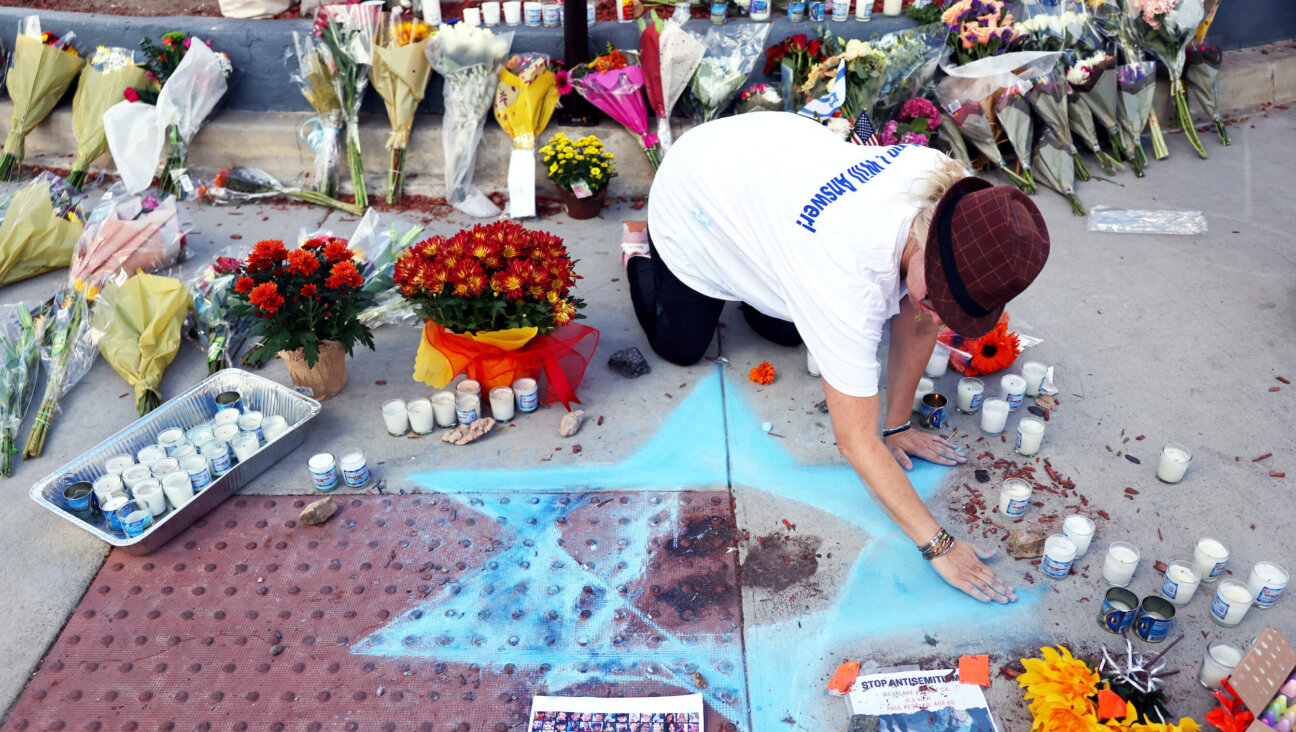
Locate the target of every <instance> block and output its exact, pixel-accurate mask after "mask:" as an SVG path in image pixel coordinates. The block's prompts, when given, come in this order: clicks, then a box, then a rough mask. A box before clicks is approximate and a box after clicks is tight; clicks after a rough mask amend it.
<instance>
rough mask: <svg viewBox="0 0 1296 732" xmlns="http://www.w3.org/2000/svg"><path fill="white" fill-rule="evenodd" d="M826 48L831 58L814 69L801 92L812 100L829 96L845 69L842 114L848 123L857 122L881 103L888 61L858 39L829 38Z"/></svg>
mask: <svg viewBox="0 0 1296 732" xmlns="http://www.w3.org/2000/svg"><path fill="white" fill-rule="evenodd" d="M824 45H825V46H826V48H827V53H828V55H827V57H825V58H824V60H823V61H822V62H820V63H819V64H817V65H815V66H812V67H811V68H810V71H809V73H808V74H806V79H805V81H804V82H802V84H801V89H800V90H799V91H800V92H801V93H802V94H803V95H805V97H807V98H811V99H813V98H817V97H820V96H822V95H824V94H827V93H828V92H829V91H830V89H831V87H832V86H833V84H834V83H835V81H836V77H837V74H838V69H839V67H844V69H845V76H844V78H845V81H846V88H845V94H844V96H843V97H842V99H841V113H842V115H843V116H844V117H845V119H846V120H847V121H851V120H854V119H855V118H857V117H858V116H859V114H860V112H863V111H867V110H868V109H871V108H872V107H873V103H874V102H875V101H876V100H877V95H878V90H879V89H880V88H881V86H882V72H883V70H884V69H885V68H886V66H887V63H888V61H887V57H886V55H885V54H883V53H882V52H881V51H878V50H877V49H875V48H874V47H873V46H872V45H871V44H869V43H866V42H864V41H861V40H859V39H856V38H852V39H850V40H848V41H843V40H842V39H840V38H837V37H835V36H833V35H831V34H828V35H827V36H826V40H825V41H824ZM802 113H803V114H804V113H805V112H804V111H803V112H802Z"/></svg>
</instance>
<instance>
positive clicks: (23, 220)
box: [0, 172, 85, 286]
mask: <svg viewBox="0 0 1296 732" xmlns="http://www.w3.org/2000/svg"><path fill="white" fill-rule="evenodd" d="M80 201H81V196H80V195H79V194H78V193H77V192H76V191H75V190H73V189H72V187H71V186H69V185H68V184H67V183H66V182H64V181H63V179H62V178H59V177H58V176H56V175H54V174H53V173H49V172H44V173H41V175H40V177H39V178H37V179H36V180H35V181H33V182H32V183H30V184H29V185H27V186H25V187H23V188H22V189H20V190H19V191H18V192H17V193H14V194H13V195H12V196H10V198H9V200H8V201H6V202H5V204H4V211H3V216H4V220H3V222H0V286H3V285H8V284H11V283H14V282H18V281H20V280H25V279H27V278H28V277H35V276H36V275H38V274H43V273H45V272H49V271H50V270H55V269H59V268H61V267H66V266H67V265H68V263H69V262H71V261H72V250H73V248H74V247H76V243H77V238H78V237H80V236H81V228H82V222H84V221H85V212H84V211H82V210H81V206H80Z"/></svg>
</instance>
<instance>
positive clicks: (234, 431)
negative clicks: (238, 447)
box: [177, 424, 240, 454]
mask: <svg viewBox="0 0 1296 732" xmlns="http://www.w3.org/2000/svg"><path fill="white" fill-rule="evenodd" d="M239 431H240V430H239V426H238V425H237V424H223V425H221V426H219V427H217V428H216V429H214V430H212V435H214V438H215V439H213V440H208V441H207V442H204V443H203V445H210V444H211V443H212V442H224V443H226V444H228V443H230V442H232V441H233V440H234V438H235V437H238V433H239ZM198 452H202V445H199V446H198ZM177 454H179V453H177Z"/></svg>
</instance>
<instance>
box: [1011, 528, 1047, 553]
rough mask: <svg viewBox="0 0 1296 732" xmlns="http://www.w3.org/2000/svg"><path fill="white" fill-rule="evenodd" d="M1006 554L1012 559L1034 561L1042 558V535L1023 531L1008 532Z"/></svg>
mask: <svg viewBox="0 0 1296 732" xmlns="http://www.w3.org/2000/svg"><path fill="white" fill-rule="evenodd" d="M1008 553H1009V554H1011V555H1012V557H1013V559H1034V558H1036V557H1042V556H1044V535H1043V534H1041V533H1038V532H1035V531H1027V530H1025V529H1013V530H1012V531H1009V532H1008Z"/></svg>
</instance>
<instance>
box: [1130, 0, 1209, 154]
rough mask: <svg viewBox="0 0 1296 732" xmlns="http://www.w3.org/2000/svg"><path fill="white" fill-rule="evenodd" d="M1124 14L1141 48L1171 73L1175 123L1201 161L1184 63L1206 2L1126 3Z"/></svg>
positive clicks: (1150, 0)
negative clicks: (1186, 90)
mask: <svg viewBox="0 0 1296 732" xmlns="http://www.w3.org/2000/svg"><path fill="white" fill-rule="evenodd" d="M1124 12H1125V17H1126V19H1127V21H1128V22H1129V23H1130V32H1131V33H1133V35H1134V36H1135V37H1136V38H1137V39H1138V44H1139V45H1140V46H1141V47H1143V48H1146V49H1147V50H1148V51H1150V52H1151V53H1152V55H1154V56H1156V57H1157V59H1158V60H1160V61H1161V63H1162V64H1164V65H1165V67H1166V70H1168V71H1169V72H1170V98H1171V99H1172V100H1173V101H1174V109H1175V119H1176V120H1177V121H1178V123H1179V126H1180V127H1182V128H1183V131H1184V135H1185V136H1186V137H1187V138H1188V142H1189V143H1191V144H1192V146H1193V149H1194V150H1196V151H1197V154H1198V155H1200V156H1201V157H1203V158H1204V157H1206V148H1204V147H1202V144H1201V140H1200V139H1199V138H1198V137H1197V128H1196V127H1194V126H1193V121H1192V112H1191V111H1189V109H1188V97H1187V95H1186V94H1185V93H1184V83H1183V75H1184V61H1185V58H1186V53H1187V48H1188V43H1189V42H1190V41H1191V40H1192V38H1193V36H1194V35H1195V34H1196V33H1197V27H1198V25H1200V24H1201V22H1202V21H1203V20H1204V19H1205V17H1206V9H1205V6H1204V5H1203V2H1202V0H1125V4H1124Z"/></svg>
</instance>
